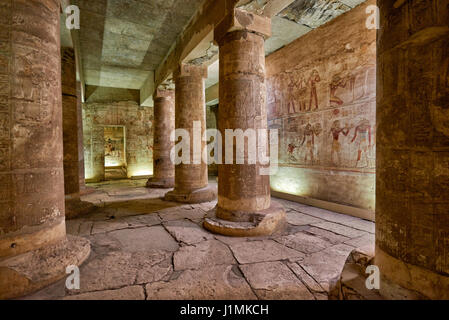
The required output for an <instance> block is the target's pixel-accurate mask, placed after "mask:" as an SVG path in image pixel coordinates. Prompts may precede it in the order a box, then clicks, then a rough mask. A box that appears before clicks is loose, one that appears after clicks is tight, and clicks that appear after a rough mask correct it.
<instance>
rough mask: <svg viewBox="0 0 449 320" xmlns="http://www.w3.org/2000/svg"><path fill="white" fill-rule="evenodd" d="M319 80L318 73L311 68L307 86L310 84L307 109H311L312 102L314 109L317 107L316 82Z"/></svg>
mask: <svg viewBox="0 0 449 320" xmlns="http://www.w3.org/2000/svg"><path fill="white" fill-rule="evenodd" d="M320 81H321V77H320V74H319V73H318V70H316V69H313V71H312V74H311V75H310V78H309V86H310V100H309V109H308V111H311V110H312V104H313V105H314V106H315V107H314V110H317V109H318V94H317V91H316V83H317V82H320Z"/></svg>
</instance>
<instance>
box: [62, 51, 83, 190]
mask: <svg viewBox="0 0 449 320" xmlns="http://www.w3.org/2000/svg"><path fill="white" fill-rule="evenodd" d="M61 73H62V81H61V82H62V116H63V121H62V123H63V141H64V187H65V194H66V195H67V196H69V197H79V192H80V182H79V161H78V157H79V153H78V106H77V104H78V99H77V94H76V64H75V50H74V49H73V48H64V47H63V48H61Z"/></svg>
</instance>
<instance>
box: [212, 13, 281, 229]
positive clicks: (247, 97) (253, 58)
mask: <svg viewBox="0 0 449 320" xmlns="http://www.w3.org/2000/svg"><path fill="white" fill-rule="evenodd" d="M270 34H271V22H270V19H269V18H265V17H260V16H257V15H253V14H250V13H247V12H245V11H242V10H239V9H236V10H235V11H234V12H232V13H231V14H230V15H229V16H228V17H227V18H225V19H224V21H223V22H222V23H220V24H219V25H218V26H216V28H215V40H216V41H217V42H218V44H219V46H220V93H219V95H220V107H219V108H218V113H219V116H218V117H219V119H220V121H219V122H218V129H219V131H220V133H221V135H222V137H223V142H224V143H223V158H224V159H226V152H229V151H231V150H234V152H233V159H232V160H233V162H232V164H229V163H227V164H221V165H218V205H217V207H216V209H214V211H213V212H211V213H210V215H209V218H208V219H206V220H205V223H204V226H205V228H207V229H209V230H211V231H213V232H217V233H221V234H225V235H231V236H256V235H266V234H271V233H273V232H274V231H275V230H276V229H277V228H278V227H281V226H282V225H283V224H284V221H285V212H284V209H283V208H282V206H281V205H279V204H278V203H275V202H272V201H271V196H270V177H269V175H268V174H269V171H268V169H269V165H267V164H265V165H262V164H261V163H260V159H259V157H258V152H257V151H258V150H259V148H262V147H265V150H267V149H268V147H267V145H268V140H267V139H259V138H258V131H259V129H261V130H266V129H267V126H268V123H267V107H266V84H265V50H264V41H265V38H266V37H268V36H269V35H270ZM229 129H230V130H234V131H235V130H238V129H241V130H242V131H243V132H247V131H246V130H248V129H249V130H248V134H249V133H250V131H252V133H253V137H255V138H256V139H257V140H259V141H257V143H255V145H253V143H249V142H244V143H243V145H244V146H245V150H244V154H243V164H238V162H237V161H238V156H237V155H236V153H237V152H236V150H238V149H239V148H238V146H237V143H238V142H237V139H233V140H228V139H227V138H226V134H227V133H226V131H227V130H229ZM248 136H249V135H248ZM227 140H228V141H227ZM226 142H227V143H229V142H231V143H232V144H233V145H231V146H226ZM252 147H254V149H253V148H252ZM250 150H251V151H250ZM267 151H268V150H267ZM250 153H254V154H250ZM251 157H255V158H256V162H255V163H250V161H249V159H250V158H251ZM224 161H225V160H224ZM263 171H265V172H263Z"/></svg>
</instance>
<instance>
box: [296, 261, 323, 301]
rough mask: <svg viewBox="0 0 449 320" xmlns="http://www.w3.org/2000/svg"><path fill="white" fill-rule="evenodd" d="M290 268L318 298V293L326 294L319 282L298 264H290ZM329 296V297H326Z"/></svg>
mask: <svg viewBox="0 0 449 320" xmlns="http://www.w3.org/2000/svg"><path fill="white" fill-rule="evenodd" d="M288 267H289V268H290V269H291V270H292V271H293V272H294V274H296V276H297V277H298V278H299V279H300V280H301V281H302V282H303V283H304V284H305V285H306V286H307V288H309V290H310V291H312V292H313V294H314V295H315V296H316V293H319V292H325V290H324V289H323V288H322V287H321V286H320V284H319V283H318V282H316V281H315V279H313V278H312V277H311V276H310V275H309V274H308V273H307V272H306V271H304V269H303V268H302V267H301V266H300V265H299V264H297V263H294V262H290V263H288ZM326 296H327V295H326Z"/></svg>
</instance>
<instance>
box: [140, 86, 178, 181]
mask: <svg viewBox="0 0 449 320" xmlns="http://www.w3.org/2000/svg"><path fill="white" fill-rule="evenodd" d="M174 130H175V91H174V90H159V89H158V90H156V92H155V94H154V142H153V168H154V170H153V177H152V178H150V179H149V180H148V183H147V186H148V187H150V188H173V187H174V186H175V164H174V163H173V162H172V161H171V159H170V152H171V150H172V148H173V147H174V145H175V143H174V142H173V141H171V139H170V135H171V134H172V132H173V131H174Z"/></svg>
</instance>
